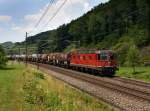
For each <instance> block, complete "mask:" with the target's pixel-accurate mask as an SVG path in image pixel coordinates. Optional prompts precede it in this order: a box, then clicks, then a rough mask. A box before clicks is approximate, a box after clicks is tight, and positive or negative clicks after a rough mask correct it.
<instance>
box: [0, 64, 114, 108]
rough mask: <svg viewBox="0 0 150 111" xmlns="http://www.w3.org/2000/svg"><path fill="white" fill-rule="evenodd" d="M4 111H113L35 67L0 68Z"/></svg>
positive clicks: (0, 105)
mask: <svg viewBox="0 0 150 111" xmlns="http://www.w3.org/2000/svg"><path fill="white" fill-rule="evenodd" d="M0 111H113V109H112V108H111V107H110V106H108V105H106V104H105V103H102V102H100V101H98V100H96V99H95V98H93V97H91V96H89V95H87V94H85V93H83V92H81V91H78V90H76V89H74V88H72V87H70V86H69V85H67V84H65V83H63V82H61V81H58V80H56V79H54V78H52V77H50V76H49V75H47V74H43V73H42V72H38V71H37V70H35V69H33V68H30V67H28V68H25V66H24V65H22V64H17V63H14V64H13V65H8V67H6V68H3V69H0Z"/></svg>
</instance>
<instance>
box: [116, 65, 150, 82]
mask: <svg viewBox="0 0 150 111" xmlns="http://www.w3.org/2000/svg"><path fill="white" fill-rule="evenodd" d="M117 75H118V76H122V77H127V78H133V79H138V80H143V81H146V82H150V67H136V68H135V73H133V68H132V67H120V69H119V71H117Z"/></svg>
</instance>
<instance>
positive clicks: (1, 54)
mask: <svg viewBox="0 0 150 111" xmlns="http://www.w3.org/2000/svg"><path fill="white" fill-rule="evenodd" d="M6 62H7V59H6V56H5V51H4V49H3V48H2V47H1V46H0V67H3V66H4V65H6Z"/></svg>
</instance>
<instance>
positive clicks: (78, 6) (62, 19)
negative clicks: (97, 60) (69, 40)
mask: <svg viewBox="0 0 150 111" xmlns="http://www.w3.org/2000/svg"><path fill="white" fill-rule="evenodd" d="M51 1H52V0H0V43H3V42H7V41H12V42H21V41H23V40H24V39H25V32H29V34H28V36H31V35H35V34H37V33H40V32H44V31H47V30H52V29H56V28H57V27H59V26H60V25H62V24H66V23H69V22H71V21H72V20H74V19H76V18H78V17H80V16H82V15H83V14H85V13H86V12H88V11H89V10H91V9H92V8H93V7H95V6H97V5H98V4H100V3H105V2H107V1H108V0H66V2H65V4H64V6H63V7H62V8H61V10H60V11H59V13H58V14H57V15H56V16H55V17H54V18H53V19H52V20H51V21H50V22H49V20H50V18H51V17H52V16H53V15H54V14H55V13H56V11H57V10H58V8H59V7H60V6H61V4H63V2H64V1H65V0H54V2H53V3H52V2H51ZM48 6H49V7H50V8H49V10H48V12H47V14H46V15H45V16H44V18H43V19H42V21H41V22H40V24H39V25H38V26H37V27H36V28H35V25H36V23H37V22H38V21H39V18H40V17H41V15H42V14H43V13H44V12H45V10H46V9H47V7H48Z"/></svg>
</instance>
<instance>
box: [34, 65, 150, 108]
mask: <svg viewBox="0 0 150 111" xmlns="http://www.w3.org/2000/svg"><path fill="white" fill-rule="evenodd" d="M32 64H33V63H32ZM39 65H40V67H43V68H46V69H50V70H52V71H55V72H57V73H61V74H63V75H66V76H69V77H72V78H75V79H78V80H81V81H84V82H88V83H90V84H93V85H95V86H98V87H103V88H106V89H109V90H111V91H117V92H119V93H122V94H125V95H127V96H130V97H134V98H136V99H138V100H142V101H147V102H149V103H150V92H149V91H145V90H142V89H138V88H133V87H129V85H131V86H132V85H133V86H134V85H137V86H138V87H141V88H144V89H147V88H150V84H149V83H144V82H141V81H136V80H130V79H125V78H119V77H114V78H106V79H105V78H100V77H96V76H93V75H89V74H85V73H82V72H77V71H74V70H69V69H64V68H60V67H55V66H50V65H46V64H39ZM113 81H116V82H121V83H122V84H117V83H116V82H113ZM126 84H128V86H126ZM81 90H82V89H81ZM93 96H95V95H93ZM115 107H116V106H115ZM118 107H119V106H118ZM119 109H121V107H119Z"/></svg>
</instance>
